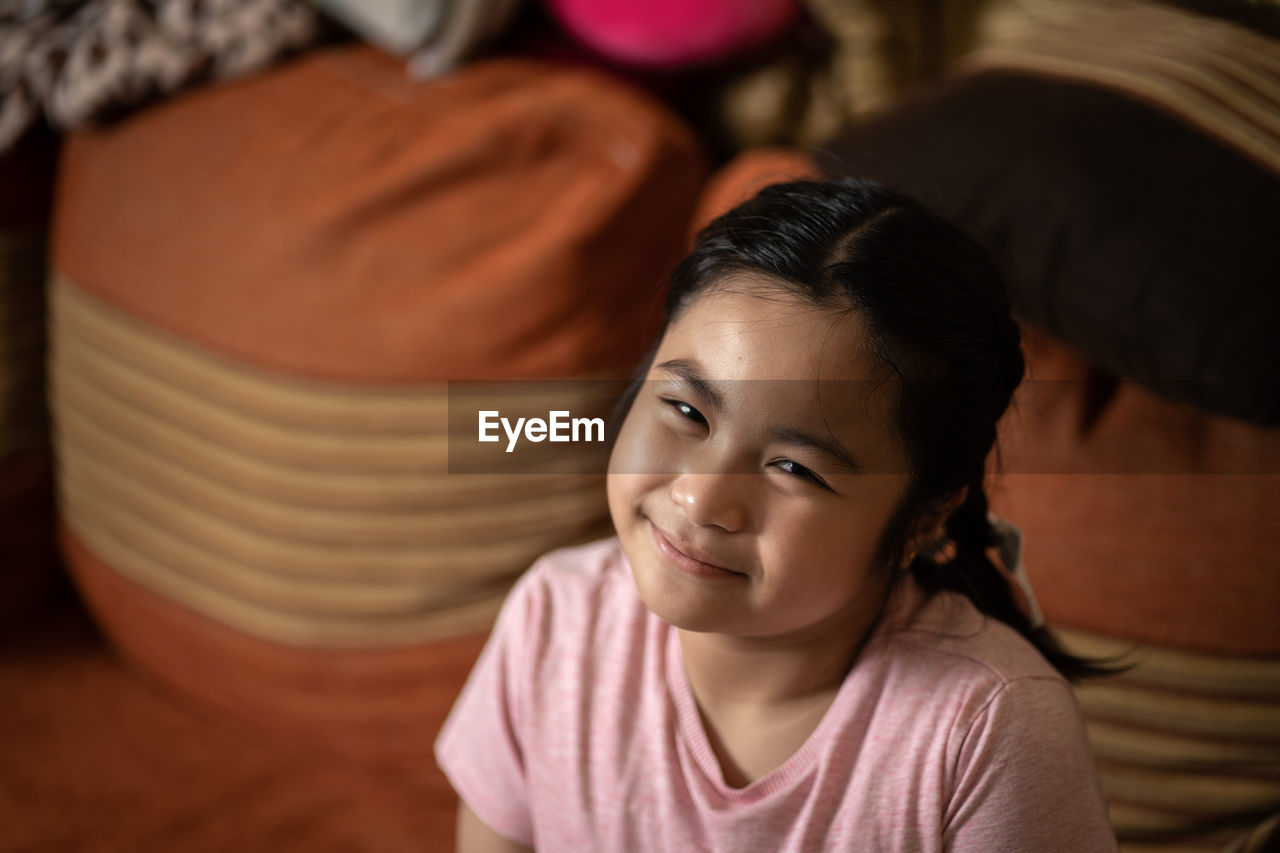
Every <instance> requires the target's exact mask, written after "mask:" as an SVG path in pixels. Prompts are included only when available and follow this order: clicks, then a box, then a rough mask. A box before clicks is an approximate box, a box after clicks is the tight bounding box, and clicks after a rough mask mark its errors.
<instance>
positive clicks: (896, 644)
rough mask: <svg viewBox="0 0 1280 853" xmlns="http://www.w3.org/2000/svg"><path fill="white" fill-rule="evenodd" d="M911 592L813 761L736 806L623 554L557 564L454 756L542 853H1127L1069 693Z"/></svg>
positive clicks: (1040, 662) (739, 794) (545, 573)
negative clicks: (1119, 848) (1121, 850)
mask: <svg viewBox="0 0 1280 853" xmlns="http://www.w3.org/2000/svg"><path fill="white" fill-rule="evenodd" d="M901 589H902V590H903V592H902V593H901V594H899V595H897V596H896V599H895V601H894V603H893V605H892V607H891V609H890V611H889V612H888V613H887V614H886V618H884V619H883V620H881V622H880V626H879V627H878V628H877V629H876V630H875V632H874V633H873V635H872V637H871V638H870V639H869V640H868V642H867V644H866V645H865V647H864V649H863V651H862V653H861V655H860V656H859V657H858V659H857V661H856V663H855V664H854V666H853V669H852V670H851V671H850V673H849V675H848V676H847V677H846V679H845V681H844V684H843V685H842V686H841V688H840V690H839V691H838V693H837V695H836V698H835V700H834V701H833V702H832V705H831V707H830V708H829V709H828V711H827V713H826V715H825V716H824V717H823V719H822V721H821V723H819V725H818V727H817V729H816V730H815V731H814V732H813V734H812V735H811V736H810V737H809V739H808V740H807V741H806V742H805V743H804V745H803V746H802V747H801V748H800V750H799V751H798V752H796V753H795V754H794V755H793V756H791V758H790V759H788V760H787V761H786V762H785V763H784V764H783V765H782V766H781V767H779V768H777V769H776V770H774V771H773V772H771V773H769V774H768V775H767V776H764V777H763V778H761V779H758V780H756V781H755V782H753V783H751V784H750V785H748V786H746V787H745V788H732V787H730V786H728V785H726V784H725V782H724V777H723V775H722V774H721V772H720V767H719V764H718V763H717V760H716V757H715V754H714V752H713V751H712V749H711V746H710V744H709V742H708V740H707V735H706V732H705V731H704V729H703V727H702V722H701V719H700V717H699V714H698V708H697V704H696V702H695V700H694V698H693V693H692V691H691V690H690V687H689V683H688V681H687V680H686V676H685V671H684V665H683V662H682V658H681V654H680V645H679V640H678V635H677V633H676V631H675V630H674V629H673V628H672V627H671V626H669V625H667V624H666V623H664V622H662V621H661V620H660V619H658V618H657V617H656V616H654V615H653V614H652V613H650V612H649V611H648V609H646V608H645V606H644V603H643V602H642V601H641V600H640V598H639V596H638V595H637V593H636V588H635V584H634V582H633V581H632V578H631V571H630V567H629V566H628V564H627V561H626V557H625V555H624V554H623V553H622V550H621V548H620V546H619V544H618V542H617V540H616V539H609V540H605V541H602V542H597V543H593V544H591V545H586V546H582V547H579V548H572V549H566V550H562V551H556V552H553V553H551V554H548V555H547V556H546V557H544V558H542V559H541V560H539V561H538V562H537V563H536V564H534V566H533V567H532V568H531V569H530V570H529V571H528V572H527V573H526V574H525V575H524V577H522V578H521V579H520V581H519V582H518V583H517V584H516V587H515V588H514V589H513V590H512V593H511V595H510V597H509V598H508V599H507V602H506V605H505V606H504V608H503V611H502V615H501V616H500V617H499V619H498V623H497V626H496V627H495V629H494V632H493V635H492V637H491V638H490V640H489V643H488V645H487V646H486V647H485V650H484V652H483V653H482V654H481V656H480V659H479V661H478V662H477V663H476V666H475V669H474V670H473V671H472V673H471V677H470V679H469V680H468V682H467V685H466V687H465V688H464V689H463V691H462V694H461V696H460V697H459V698H458V701H457V704H456V705H455V706H454V708H453V711H452V713H451V714H450V716H449V719H448V721H447V722H446V723H445V726H444V729H443V730H442V732H441V734H440V739H439V740H438V741H437V743H436V757H437V759H438V761H439V763H440V766H441V768H443V769H444V771H445V773H446V774H447V775H448V776H449V778H450V780H451V781H452V783H453V785H454V788H455V789H456V790H457V791H458V794H459V795H460V796H461V797H462V799H463V800H465V801H466V803H467V804H468V805H469V806H470V807H471V808H472V809H473V810H474V811H475V812H476V814H478V815H479V816H480V818H481V819H482V820H483V821H484V822H485V823H487V824H488V825H489V826H490V827H491V828H492V829H494V830H495V831H497V832H498V833H500V834H502V835H504V836H506V837H507V838H510V839H513V840H515V841H519V842H522V843H524V844H529V845H533V846H535V847H536V848H537V849H538V850H539V851H540V853H549V852H550V851H627V853H632V851H645V850H652V851H660V853H671V851H681V853H683V851H698V850H715V851H732V853H744V852H745V851H767V853H777V851H818V850H857V851H935V850H937V851H940V850H952V851H981V853H992V852H993V851H1037V853H1045V851H1089V853H1094V851H1113V850H1115V849H1116V844H1115V838H1114V836H1113V834H1112V832H1111V828H1110V826H1109V824H1108V822H1107V815H1106V810H1105V807H1104V805H1103V800H1102V795H1101V793H1100V790H1099V787H1098V781H1097V775H1096V772H1095V769H1094V766H1093V762H1092V758H1091V757H1090V754H1089V751H1088V747H1087V745H1086V742H1085V737H1084V731H1083V727H1082V725H1081V721H1080V715H1079V711H1078V710H1077V708H1076V705H1075V700H1074V697H1073V695H1072V693H1071V689H1070V687H1069V686H1068V685H1067V683H1066V682H1065V681H1064V680H1063V679H1062V678H1061V677H1060V676H1059V675H1058V674H1057V673H1055V672H1054V671H1053V669H1052V668H1051V667H1050V666H1049V665H1048V663H1046V662H1045V661H1044V659H1043V658H1041V657H1040V655H1039V654H1038V653H1037V652H1036V651H1035V650H1034V648H1032V646H1031V645H1030V644H1029V643H1027V642H1026V641H1025V640H1024V639H1023V638H1022V637H1021V636H1019V635H1018V634H1017V633H1016V632H1015V631H1013V630H1012V629H1010V628H1008V627H1007V626H1005V625H1004V624H1002V623H999V622H997V621H995V620H989V619H985V618H984V617H983V616H982V615H981V614H980V613H979V612H978V611H977V610H976V609H975V608H974V607H973V606H972V604H970V603H969V602H968V601H967V600H966V599H965V598H963V597H962V596H958V595H954V594H950V593H942V594H938V595H935V596H933V597H932V598H930V599H928V600H927V601H925V600H923V596H922V595H921V594H920V592H919V590H918V589H917V588H916V587H915V586H914V585H913V584H910V583H907V584H905V585H903V586H902V587H901Z"/></svg>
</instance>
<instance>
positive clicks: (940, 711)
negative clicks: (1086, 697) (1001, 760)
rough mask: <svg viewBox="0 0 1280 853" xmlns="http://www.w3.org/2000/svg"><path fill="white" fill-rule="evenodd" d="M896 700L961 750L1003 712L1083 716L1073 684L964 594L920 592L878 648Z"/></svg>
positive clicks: (893, 621) (893, 620) (1030, 716)
mask: <svg viewBox="0 0 1280 853" xmlns="http://www.w3.org/2000/svg"><path fill="white" fill-rule="evenodd" d="M875 657H876V658H878V659H879V666H880V667H881V668H882V670H883V671H884V673H885V678H886V680H887V685H888V686H889V687H890V688H891V689H892V693H893V695H894V696H895V697H896V698H897V699H898V701H900V702H901V703H903V704H904V705H905V706H907V707H909V708H910V709H911V712H912V714H913V715H915V716H916V718H917V719H921V720H923V719H928V720H930V721H931V723H932V724H934V725H941V726H944V727H945V728H946V729H947V730H948V731H949V732H950V733H951V737H952V739H953V740H952V743H951V744H950V750H949V751H953V750H954V749H955V748H956V747H957V746H958V745H959V743H960V742H963V739H964V738H965V737H966V735H967V733H968V732H969V730H970V729H971V728H973V727H975V726H980V725H984V724H985V722H984V721H989V720H990V719H991V712H992V711H993V710H995V709H997V708H998V709H999V710H1000V712H1001V716H1002V717H1003V718H1004V719H1005V721H1006V722H1007V721H1008V719H1009V718H1010V717H1011V716H1012V717H1019V716H1020V717H1023V718H1025V719H1027V720H1028V721H1032V720H1033V719H1034V718H1035V717H1036V716H1037V715H1039V714H1042V713H1044V710H1045V708H1046V707H1048V708H1052V709H1054V714H1055V715H1067V716H1078V713H1079V712H1078V710H1077V709H1076V706H1075V698H1074V694H1073V692H1072V689H1071V686H1070V685H1069V684H1068V682H1067V681H1066V679H1065V678H1063V677H1062V676H1061V675H1060V674H1059V673H1058V672H1057V671H1056V670H1055V669H1054V668H1053V667H1052V666H1051V665H1050V664H1049V662H1048V661H1047V660H1045V659H1044V657H1043V656H1042V655H1041V654H1040V652H1039V651H1038V650H1037V649H1036V648H1035V647H1034V646H1033V645H1032V644H1031V642H1030V641H1028V640H1027V639H1026V638H1025V637H1023V636H1022V635H1021V634H1019V633H1018V632H1017V631H1016V630H1014V629H1013V628H1012V627H1010V626H1008V625H1006V624H1004V623H1003V622H1001V621H999V620H997V619H994V618H991V617H989V616H987V615H985V614H983V613H982V612H981V611H979V610H978V609H977V608H976V607H975V606H974V605H973V603H972V602H970V601H969V600H968V599H967V598H965V597H964V596H961V595H958V594H955V593H949V592H942V593H937V594H935V595H933V596H931V597H928V598H925V597H924V596H923V595H922V594H921V593H919V591H918V590H913V591H910V592H909V593H908V595H907V600H906V601H905V602H904V603H903V604H902V605H901V606H900V607H899V608H898V609H897V611H896V612H895V613H893V614H890V618H889V620H888V624H886V625H885V627H884V628H883V630H882V631H881V632H880V637H879V642H878V643H877V647H876V650H875Z"/></svg>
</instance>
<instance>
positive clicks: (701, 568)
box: [649, 522, 743, 578]
mask: <svg viewBox="0 0 1280 853" xmlns="http://www.w3.org/2000/svg"><path fill="white" fill-rule="evenodd" d="M649 529H650V530H652V531H653V541H654V545H655V546H656V547H657V549H658V553H659V554H661V555H662V557H663V558H664V559H665V560H666V561H667V562H668V563H670V564H671V565H673V566H675V567H676V568H677V569H679V570H680V571H682V572H684V573H685V574H688V575H693V576H694V577H700V578H731V577H743V574H742V572H735V571H733V570H731V569H726V568H724V567H723V566H717V565H716V564H715V563H708V562H706V561H705V560H700V559H698V558H697V557H694V556H692V555H690V554H686V553H685V552H684V551H682V550H681V549H680V548H679V547H677V546H676V545H675V543H673V542H672V541H671V539H670V537H668V536H667V535H666V534H665V533H663V532H662V531H661V530H660V529H658V526H657V525H656V524H654V523H653V522H650V523H649Z"/></svg>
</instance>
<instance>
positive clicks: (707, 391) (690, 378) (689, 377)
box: [657, 358, 724, 412]
mask: <svg viewBox="0 0 1280 853" xmlns="http://www.w3.org/2000/svg"><path fill="white" fill-rule="evenodd" d="M657 367H658V369H659V370H665V371H667V372H668V373H674V374H675V375H676V376H678V377H679V378H680V379H682V380H683V381H684V382H686V383H688V384H689V386H690V387H691V388H693V390H694V392H695V393H696V394H697V395H698V396H699V397H701V398H702V399H703V400H704V401H705V402H706V404H707V405H708V406H710V407H711V408H712V409H714V410H715V411H717V412H721V411H724V397H723V396H722V395H721V394H720V392H719V391H718V390H716V387H715V386H714V385H712V384H711V382H710V380H708V379H706V378H705V377H704V376H703V375H702V374H701V373H700V372H699V371H698V367H697V365H695V364H694V363H693V362H691V361H689V360H687V359H683V358H673V359H671V360H670V361H664V362H662V364H659V365H657Z"/></svg>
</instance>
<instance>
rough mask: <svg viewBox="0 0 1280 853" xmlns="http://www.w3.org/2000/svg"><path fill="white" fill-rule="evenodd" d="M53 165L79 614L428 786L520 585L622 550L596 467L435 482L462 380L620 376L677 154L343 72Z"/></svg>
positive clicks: (590, 455) (208, 692)
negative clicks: (570, 551)
mask: <svg viewBox="0 0 1280 853" xmlns="http://www.w3.org/2000/svg"><path fill="white" fill-rule="evenodd" d="M62 169H63V179H62V181H61V183H60V193H59V199H58V206H57V211H56V222H55V229H56V235H57V243H56V249H55V254H54V265H55V274H54V282H53V287H52V288H51V305H52V345H53V349H54V358H53V368H52V379H53V386H54V393H53V407H54V412H55V414H56V415H57V425H58V434H57V450H58V458H59V487H60V490H61V495H60V507H61V510H62V517H63V521H64V523H65V526H66V535H65V550H66V555H67V558H68V561H69V563H70V564H71V567H72V570H73V573H74V575H75V578H76V580H77V583H78V585H79V587H80V589H81V591H82V592H83V593H84V595H85V596H86V599H87V601H88V603H89V604H90V606H91V608H92V609H93V611H94V612H95V614H96V616H97V618H98V619H99V620H100V621H101V623H102V625H103V626H104V627H105V628H106V630H107V632H108V634H109V635H110V636H111V638H112V639H113V641H115V642H116V643H117V644H118V645H119V646H120V648H121V649H122V650H124V651H125V652H126V653H127V654H128V655H129V656H130V658H131V659H133V660H134V661H136V662H138V663H139V664H140V665H141V666H143V667H144V668H145V669H146V670H147V671H149V672H151V673H153V674H154V675H155V676H156V677H157V678H159V679H160V680H162V681H164V682H165V683H166V684H169V685H171V686H174V687H176V688H178V689H180V690H181V691H183V692H184V693H185V694H187V695H188V696H192V697H195V698H196V699H198V700H199V701H200V702H202V703H204V704H205V705H206V706H207V707H211V708H214V709H216V710H217V711H218V712H219V713H223V714H229V715H234V716H236V717H237V718H239V719H245V720H256V721H258V722H259V723H260V724H262V725H264V726H267V727H270V728H273V729H275V730H278V731H285V732H292V733H293V734H295V735H302V736H305V737H307V738H309V739H312V740H313V741H315V742H323V743H326V744H329V745H331V746H335V747H338V748H341V749H343V751H345V752H347V753H350V754H353V755H359V756H362V757H363V758H366V759H370V760H374V759H376V760H379V761H381V760H391V759H394V758H400V759H404V758H408V759H410V760H411V761H412V762H417V763H418V764H421V765H429V764H430V760H431V759H430V742H431V738H432V737H433V735H434V726H435V725H436V723H437V722H438V720H439V719H440V718H441V717H442V715H443V713H444V711H445V710H446V709H447V707H448V703H449V702H450V701H451V699H452V695H453V693H454V692H455V691H456V690H457V689H458V687H459V686H460V684H461V680H462V677H463V675H464V674H465V671H466V667H467V665H468V664H469V661H470V658H469V657H468V656H467V655H468V654H473V653H474V649H475V648H476V645H475V638H476V637H477V636H479V635H482V634H483V632H484V631H485V630H486V629H487V627H488V626H489V624H490V623H491V620H492V618H493V616H494V614H495V613H496V610H497V607H498V606H499V605H500V603H501V601H502V599H503V596H504V594H505V591H506V589H507V588H508V586H509V584H510V583H511V581H512V580H513V579H514V578H515V577H516V576H518V574H519V573H520V572H521V571H523V570H524V569H525V568H526V567H527V566H528V565H529V564H530V563H531V562H532V560H533V559H535V558H536V557H537V556H538V555H540V554H541V553H543V552H544V551H546V550H549V549H550V548H553V547H556V546H558V545H561V544H567V543H569V542H573V541H577V540H580V539H583V538H589V537H593V536H597V535H599V534H600V533H601V532H602V531H603V529H604V527H605V525H606V523H607V509H606V506H605V500H604V492H603V483H602V477H601V476H600V473H599V472H600V470H601V467H600V466H599V464H598V461H599V460H598V455H599V448H598V447H590V446H588V447H583V448H581V449H575V450H574V451H573V453H572V454H570V455H571V456H572V458H571V460H570V461H572V462H573V463H574V464H573V465H572V466H570V467H569V469H568V470H570V471H578V472H583V471H585V472H589V473H569V474H564V473H551V472H541V473H537V472H535V473H518V472H496V473H489V474H483V475H481V474H476V475H470V474H455V473H450V471H451V467H450V466H451V463H452V462H453V461H455V460H454V454H450V453H449V449H450V442H449V434H448V421H449V417H448V416H449V412H450V407H451V400H452V396H451V395H453V394H454V393H455V391H454V389H453V388H452V386H451V385H450V384H449V381H451V380H455V379H531V378H556V377H565V378H572V377H599V376H608V375H610V374H622V373H625V372H626V371H628V370H629V369H630V366H631V364H632V362H633V361H634V360H635V359H636V357H637V356H638V355H639V353H640V352H642V351H643V349H644V348H645V347H646V346H647V345H648V343H649V341H650V339H651V337H652V334H653V332H654V330H655V328H656V323H657V321H658V320H659V316H658V313H657V312H658V310H659V308H660V306H661V296H662V293H661V282H662V278H663V275H664V273H665V271H666V269H667V267H669V266H670V265H671V264H672V263H673V262H674V261H675V260H676V259H677V256H678V254H679V253H680V251H681V248H682V243H683V240H684V236H685V232H686V230H687V227H688V222H689V219H690V217H691V215H692V210H693V204H694V201H695V198H696V192H697V187H698V185H699V184H700V182H701V180H702V169H703V166H702V162H701V154H700V151H699V149H698V147H697V145H696V144H695V142H694V140H693V138H692V136H691V134H690V133H689V132H688V131H687V130H686V128H685V127H684V125H683V124H682V123H681V122H680V121H678V120H677V119H676V118H674V117H673V116H672V115H670V114H669V113H667V112H666V111H664V110H663V109H662V108H660V107H659V106H657V105H656V104H654V103H653V102H651V101H649V100H648V99H647V98H645V97H644V96H642V95H640V94H638V93H636V92H634V91H633V90H631V89H630V88H628V87H626V86H624V85H622V84H620V83H618V82H616V81H613V80H611V79H609V78H606V77H602V76H598V75H595V74H592V73H590V72H587V71H583V70H574V69H570V68H565V67H560V66H554V65H548V64H538V63H533V62H527V61H494V62H481V63H477V64H474V65H472V66H469V67H468V68H467V69H465V70H463V71H461V72H459V73H457V74H455V75H452V76H449V77H447V78H442V79H440V80H438V81H434V82H430V83H422V82H414V81H412V80H410V79H409V78H408V77H407V76H406V75H405V74H404V70H403V68H402V66H401V65H399V64H397V63H394V62H392V61H390V60H387V59H386V58H383V57H381V56H379V55H378V54H377V53H375V52H373V51H371V50H369V49H366V48H362V47H351V48H340V49H335V50H332V51H329V52H324V53H318V54H313V55H311V56H309V57H307V58H305V59H303V60H300V61H298V62H296V63H295V64H292V65H289V66H286V67H284V68H281V69H279V70H277V71H274V72H272V73H269V74H266V75H263V76H260V77H257V78H253V79H248V80H244V81H241V82H239V83H236V84H230V85H225V86H217V87H211V88H208V89H204V90H201V91H198V92H193V93H189V94H187V95H184V96H183V97H180V98H178V99H176V100H174V101H171V102H169V103H167V104H165V105H164V106H161V107H158V108H156V109H154V110H151V111H148V112H146V113H142V114H139V115H137V116H135V117H133V118H132V119H130V120H128V121H127V122H124V123H121V124H119V125H117V126H114V127H112V128H110V129H105V130H97V131H86V132H84V133H82V134H77V135H75V136H74V137H73V138H71V139H70V140H69V142H68V144H67V147H66V153H65V156H64V158H63V162H62ZM582 384H583V385H588V384H590V383H582ZM575 414H590V413H587V412H575ZM473 429H474V427H473ZM464 461H465V460H464ZM593 466H594V467H593ZM456 638H467V639H464V640H462V641H461V642H462V643H463V645H462V646H461V647H460V648H463V649H464V650H465V653H463V654H462V656H461V657H459V656H458V655H457V654H455V653H454V652H451V651H449V650H448V648H445V647H442V646H441V645H440V644H441V643H446V644H447V643H448V642H450V641H451V640H453V639H456ZM449 648H451V647H449Z"/></svg>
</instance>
